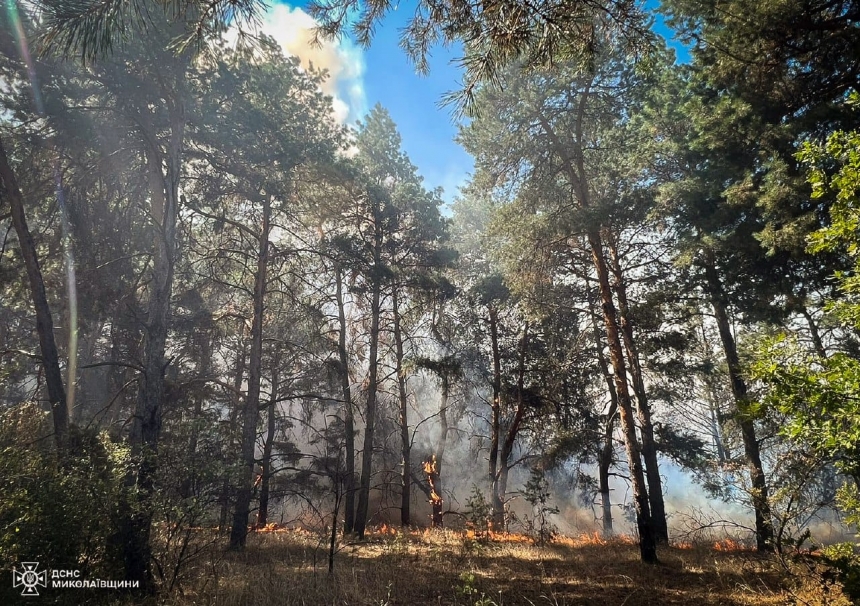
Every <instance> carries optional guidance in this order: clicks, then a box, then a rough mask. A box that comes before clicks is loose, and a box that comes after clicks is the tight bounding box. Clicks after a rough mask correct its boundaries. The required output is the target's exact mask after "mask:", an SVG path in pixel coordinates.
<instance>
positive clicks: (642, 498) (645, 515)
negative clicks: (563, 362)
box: [588, 231, 657, 563]
mask: <svg viewBox="0 0 860 606" xmlns="http://www.w3.org/2000/svg"><path fill="white" fill-rule="evenodd" d="M588 243H589V245H590V246H591V253H592V260H593V262H594V269H595V270H596V272H597V281H598V286H599V292H600V300H601V306H602V308H603V321H604V324H605V327H606V341H607V344H608V345H609V359H610V362H611V363H612V368H613V370H614V373H615V391H616V393H617V394H618V411H619V413H620V418H621V429H622V431H623V432H624V443H625V446H626V450H627V462H628V466H629V467H630V480H631V484H632V488H633V500H634V505H635V509H636V527H637V530H638V531H639V554H640V557H641V558H642V561H643V562H648V563H655V562H657V545H656V541H655V537H654V530H653V526H652V523H651V510H650V504H649V502H648V491H647V489H646V487H645V474H644V473H643V469H642V459H641V457H640V454H639V441H638V440H637V438H636V424H635V422H634V420H633V405H632V402H631V399H630V392H629V390H628V388H627V368H626V365H625V363H624V348H623V346H622V344H621V337H620V335H619V332H618V314H617V312H616V309H615V303H614V301H613V299H612V287H611V285H610V283H609V270H608V268H607V265H606V259H605V257H604V253H603V243H602V241H601V238H600V233H599V232H597V231H591V232H589V234H588Z"/></svg>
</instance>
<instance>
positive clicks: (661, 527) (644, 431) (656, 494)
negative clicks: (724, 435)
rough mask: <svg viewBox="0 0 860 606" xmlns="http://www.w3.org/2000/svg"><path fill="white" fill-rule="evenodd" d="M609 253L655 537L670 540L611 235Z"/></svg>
mask: <svg viewBox="0 0 860 606" xmlns="http://www.w3.org/2000/svg"><path fill="white" fill-rule="evenodd" d="M609 240H610V244H609V254H610V259H611V262H612V273H613V274H614V275H615V293H616V296H617V298H618V315H619V319H620V321H621V322H620V324H621V336H622V339H623V341H624V349H625V351H626V353H627V362H628V364H629V368H630V377H631V379H632V380H633V392H634V393H635V394H636V402H637V406H636V412H637V416H638V417H639V431H640V433H641V435H642V458H643V459H644V461H645V477H646V478H647V480H648V503H649V505H650V506H651V524H652V525H653V528H654V537H655V538H656V539H657V541H658V542H660V543H668V542H669V526H668V524H667V523H666V506H665V504H664V502H663V485H662V480H661V478H660V468H659V463H658V461H657V446H656V444H655V442H654V425H653V423H652V421H651V407H650V405H649V404H648V394H647V392H646V390H645V381H644V379H643V377H642V365H641V363H640V361H639V352H638V350H637V347H636V341H635V339H634V337H633V324H632V323H631V322H630V306H629V304H628V302H627V285H626V284H625V282H624V272H623V270H622V269H621V259H620V258H619V255H618V247H617V245H616V243H615V241H614V239H613V238H609Z"/></svg>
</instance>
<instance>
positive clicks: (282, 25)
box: [260, 4, 367, 124]
mask: <svg viewBox="0 0 860 606" xmlns="http://www.w3.org/2000/svg"><path fill="white" fill-rule="evenodd" d="M316 25H317V23H316V21H314V19H313V17H311V16H310V15H308V14H307V13H306V12H304V11H303V10H302V9H301V8H297V7H296V8H293V7H290V6H287V5H285V4H275V5H274V6H272V8H271V9H270V10H269V12H268V13H267V14H266V16H265V18H264V19H263V23H262V26H261V28H260V29H261V31H262V32H263V33H264V34H266V35H268V36H271V37H272V38H274V39H275V41H276V42H277V43H278V44H280V45H281V48H282V49H283V50H284V52H285V53H287V54H289V55H292V56H294V57H297V58H298V59H299V60H300V61H301V64H302V67H304V68H306V69H307V68H309V67H310V66H313V67H314V68H317V69H325V70H327V71H328V74H329V78H328V80H326V82H325V83H324V84H323V86H322V89H323V92H324V93H325V94H327V95H330V96H331V97H332V99H333V103H334V112H335V117H336V118H337V120H338V122H340V123H342V124H346V123H347V122H353V121H355V120H356V119H357V118H358V117H360V116H362V115H364V113H365V112H366V109H367V102H366V100H365V94H364V82H363V76H364V67H365V66H364V57H363V55H362V52H361V50H360V49H359V48H357V47H356V46H355V45H354V44H352V43H351V42H350V41H349V40H346V39H341V40H325V41H323V42H322V43H321V44H319V45H314V44H313V38H314V28H315V27H316Z"/></svg>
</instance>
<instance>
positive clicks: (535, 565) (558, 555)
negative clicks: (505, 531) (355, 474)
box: [166, 527, 850, 606]
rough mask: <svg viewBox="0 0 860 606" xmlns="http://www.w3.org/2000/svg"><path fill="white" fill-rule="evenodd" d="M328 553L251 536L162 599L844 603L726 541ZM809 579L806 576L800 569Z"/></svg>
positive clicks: (381, 540)
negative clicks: (648, 555)
mask: <svg viewBox="0 0 860 606" xmlns="http://www.w3.org/2000/svg"><path fill="white" fill-rule="evenodd" d="M327 547H328V546H327V544H326V543H325V542H324V539H323V538H322V537H319V536H318V535H314V534H311V533H308V532H305V531H300V530H288V529H273V528H270V529H269V530H268V531H262V532H255V533H253V534H252V535H250V536H249V539H248V545H247V547H246V549H245V550H244V551H242V552H239V553H225V554H223V555H221V556H220V557H219V558H218V559H217V561H210V562H207V564H206V566H205V567H203V568H201V569H200V570H199V572H200V573H201V574H199V575H195V576H194V577H193V578H192V579H190V580H189V581H188V582H186V583H185V584H184V588H183V590H182V594H181V595H179V593H177V592H174V593H173V597H172V598H168V599H167V600H166V601H167V602H168V603H172V604H178V605H181V606H191V605H199V604H207V605H211V606H266V605H309V606H312V605H325V604H330V605H344V604H349V605H351V604H356V605H368V606H394V605H412V604H446V605H469V606H506V605H515V604H522V605H534V606H540V605H544V606H562V605H575V604H576V605H579V604H589V605H595V606H596V605H604V604H605V605H607V606H608V605H613V606H639V605H645V604H649V605H650V604H656V605H660V606H664V605H671V604H679V605H680V604H685V605H686V604H690V605H710V604H713V605H717V604H720V605H730V604H738V605H762V606H763V605H776V604H816V605H818V604H821V605H823V604H831V605H834V606H835V605H845V604H850V602H848V601H847V600H846V599H845V598H844V597H842V595H841V591H840V589H839V588H838V586H833V585H829V584H824V583H823V582H822V577H821V576H820V575H809V574H799V573H798V570H799V569H798V570H789V569H787V568H786V567H785V566H784V565H782V564H781V563H780V561H779V560H778V559H777V558H776V557H775V556H763V555H759V554H757V553H755V552H753V551H750V550H748V549H745V548H743V547H742V546H741V545H739V544H736V543H733V542H731V541H723V542H721V543H717V544H709V545H691V544H688V545H681V546H677V545H676V546H671V547H662V548H661V549H660V550H659V559H660V563H659V564H657V565H647V564H643V563H642V562H640V561H639V553H638V548H637V547H636V545H635V544H634V543H633V541H632V540H631V539H630V538H629V537H619V538H617V539H613V540H610V541H605V540H603V539H601V538H599V537H598V536H596V535H582V536H581V537H578V538H571V537H563V536H562V537H557V538H556V539H554V540H553V541H552V542H551V543H550V544H548V545H545V546H542V547H540V546H537V545H534V544H532V543H531V542H530V541H529V539H528V537H526V536H524V535H496V536H493V537H490V538H486V539H480V538H476V537H475V536H474V534H473V533H464V532H462V531H459V532H458V531H448V530H446V531H431V530H426V531H420V530H419V531H413V532H402V531H399V530H396V529H392V528H386V527H383V528H381V529H377V530H375V531H373V532H371V533H369V535H368V538H367V539H366V540H365V541H362V542H356V543H355V544H346V545H342V546H340V548H339V551H338V553H337V554H336V556H335V559H334V571H333V572H332V573H331V574H330V573H329V572H328V554H327ZM803 570H804V571H805V572H809V570H808V569H806V568H804V569H803Z"/></svg>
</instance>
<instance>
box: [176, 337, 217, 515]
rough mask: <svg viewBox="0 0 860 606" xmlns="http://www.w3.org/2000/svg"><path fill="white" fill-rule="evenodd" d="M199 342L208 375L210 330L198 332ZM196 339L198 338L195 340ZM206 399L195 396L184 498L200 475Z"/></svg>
mask: <svg viewBox="0 0 860 606" xmlns="http://www.w3.org/2000/svg"><path fill="white" fill-rule="evenodd" d="M197 336H198V337H199V343H196V345H197V346H198V347H199V348H200V357H201V364H200V370H199V373H200V376H201V377H208V376H209V375H210V367H211V362H212V335H211V333H210V332H208V331H205V332H204V331H201V332H200V333H197ZM195 341H196V340H195ZM205 400H206V396H205V395H204V394H202V393H201V394H197V395H196V397H195V398H194V410H193V411H192V413H191V436H190V437H189V438H188V461H189V463H190V464H191V469H190V470H189V472H188V473H187V475H186V477H185V478H183V480H182V484H181V485H180V487H179V494H180V496H181V497H182V498H183V499H187V498H189V497H191V496H192V495H193V493H194V481H195V480H196V479H197V477H198V473H199V469H198V463H197V442H198V441H199V439H200V418H201V417H202V416H203V403H204V401H205Z"/></svg>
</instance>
